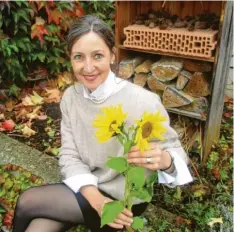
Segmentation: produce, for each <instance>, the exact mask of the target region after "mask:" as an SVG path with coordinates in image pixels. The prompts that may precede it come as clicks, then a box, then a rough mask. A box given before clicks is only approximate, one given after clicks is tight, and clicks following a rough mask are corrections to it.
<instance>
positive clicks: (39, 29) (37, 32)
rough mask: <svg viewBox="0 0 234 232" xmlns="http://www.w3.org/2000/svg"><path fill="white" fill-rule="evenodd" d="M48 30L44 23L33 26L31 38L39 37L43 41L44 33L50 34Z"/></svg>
mask: <svg viewBox="0 0 234 232" xmlns="http://www.w3.org/2000/svg"><path fill="white" fill-rule="evenodd" d="M48 34H49V33H48V31H47V30H46V28H45V27H44V26H43V25H36V24H34V25H33V26H32V32H31V38H32V39H33V38H34V37H37V38H38V39H39V40H40V42H42V41H43V35H48Z"/></svg>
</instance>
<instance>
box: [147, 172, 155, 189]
mask: <svg viewBox="0 0 234 232" xmlns="http://www.w3.org/2000/svg"><path fill="white" fill-rule="evenodd" d="M157 177H158V173H157V172H154V173H152V174H151V175H150V176H148V177H147V178H146V180H145V182H146V185H147V186H150V185H153V184H154V183H155V182H156V180H157Z"/></svg>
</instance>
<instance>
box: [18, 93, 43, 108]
mask: <svg viewBox="0 0 234 232" xmlns="http://www.w3.org/2000/svg"><path fill="white" fill-rule="evenodd" d="M22 103H23V105H25V106H35V105H41V104H43V103H44V99H43V98H42V97H41V96H40V95H38V94H37V93H36V92H35V91H33V95H27V96H26V97H25V98H23V99H22Z"/></svg>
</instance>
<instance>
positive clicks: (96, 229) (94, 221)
mask: <svg viewBox="0 0 234 232" xmlns="http://www.w3.org/2000/svg"><path fill="white" fill-rule="evenodd" d="M103 194H104V195H106V196H107V194H105V193H103ZM75 196H76V199H77V201H78V204H79V206H80V208H81V211H82V213H83V217H84V222H85V225H86V226H87V227H88V228H89V229H90V230H91V231H92V232H113V231H118V230H119V229H118V230H117V229H114V228H112V227H110V226H108V225H105V226H103V227H102V228H100V226H101V219H100V216H99V215H98V213H97V212H96V210H94V209H93V208H92V206H91V205H90V204H89V202H88V201H87V200H86V198H85V197H84V196H83V195H82V194H81V193H80V192H78V193H76V194H75ZM108 197H109V198H111V197H110V196H108ZM147 205H148V204H147V203H141V204H137V205H134V206H133V207H132V213H133V215H134V216H140V215H141V214H142V213H143V212H144V211H145V209H146V207H147Z"/></svg>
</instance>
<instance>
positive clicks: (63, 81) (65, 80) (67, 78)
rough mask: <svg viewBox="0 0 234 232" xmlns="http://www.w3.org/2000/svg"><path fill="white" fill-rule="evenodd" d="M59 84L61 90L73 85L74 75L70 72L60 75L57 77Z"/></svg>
mask: <svg viewBox="0 0 234 232" xmlns="http://www.w3.org/2000/svg"><path fill="white" fill-rule="evenodd" d="M57 83H58V87H59V88H63V87H66V86H68V85H70V84H72V74H71V73H70V72H64V73H61V74H59V75H58V77H57Z"/></svg>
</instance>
